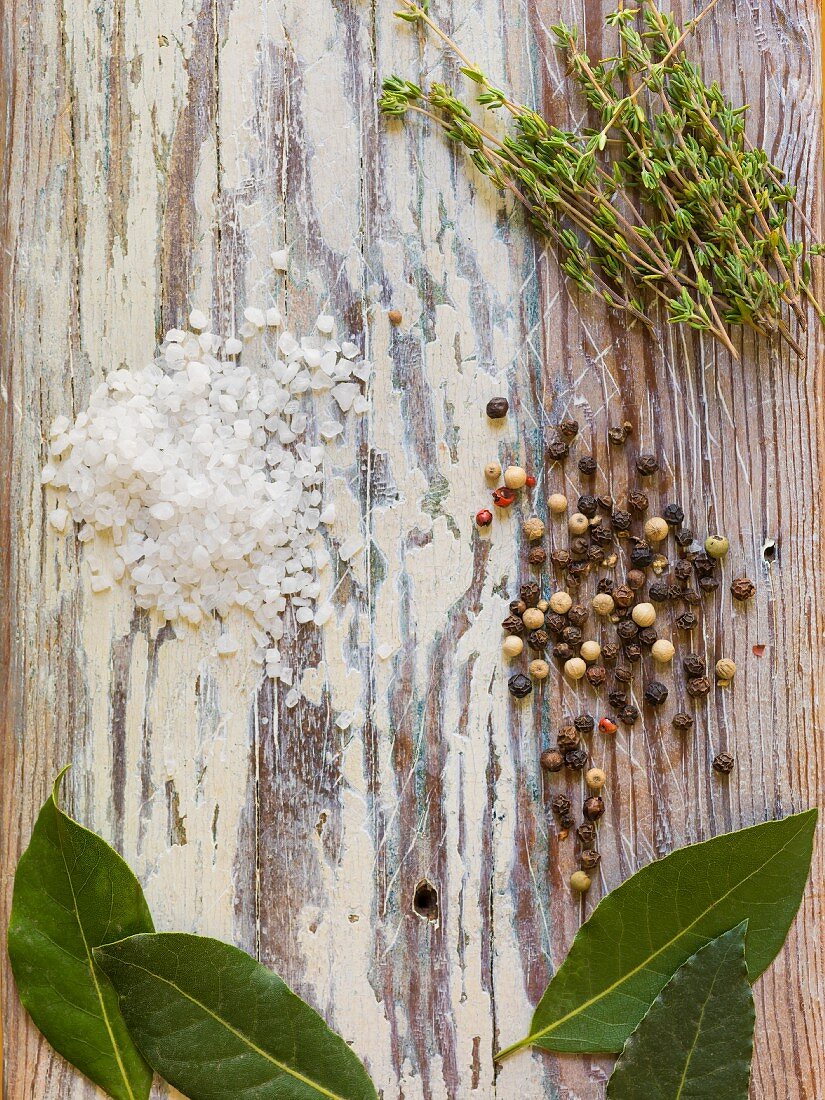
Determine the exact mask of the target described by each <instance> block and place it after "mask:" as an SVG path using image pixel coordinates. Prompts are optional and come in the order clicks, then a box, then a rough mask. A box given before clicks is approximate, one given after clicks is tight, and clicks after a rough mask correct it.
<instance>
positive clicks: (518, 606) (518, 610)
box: [510, 600, 527, 616]
mask: <svg viewBox="0 0 825 1100" xmlns="http://www.w3.org/2000/svg"><path fill="white" fill-rule="evenodd" d="M526 610H527V604H526V603H525V602H524V600H513V601H512V603H511V604H510V611H511V613H512V614H513V615H519V616H521V615H523V614H524V612H525V611H526Z"/></svg>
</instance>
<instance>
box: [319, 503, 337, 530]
mask: <svg viewBox="0 0 825 1100" xmlns="http://www.w3.org/2000/svg"><path fill="white" fill-rule="evenodd" d="M318 518H319V520H320V521H321V523H325V524H327V525H329V524H330V523H335V505H334V504H328V505H327V506H326V508H324V510H323V511H322V512H321V515H320V516H319V517H318Z"/></svg>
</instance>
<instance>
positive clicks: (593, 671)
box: [585, 665, 607, 688]
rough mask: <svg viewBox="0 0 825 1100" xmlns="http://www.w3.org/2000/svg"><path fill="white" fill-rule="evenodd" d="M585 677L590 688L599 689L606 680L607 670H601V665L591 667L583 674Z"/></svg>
mask: <svg viewBox="0 0 825 1100" xmlns="http://www.w3.org/2000/svg"><path fill="white" fill-rule="evenodd" d="M585 676H586V677H587V682H588V684H590V686H591V687H594V688H600V687H601V686H602V684H603V683H604V682H605V680H606V679H607V670H606V669H604V668H602V667H601V665H591V666H590V668H589V669H588V670H587V671H586V672H585Z"/></svg>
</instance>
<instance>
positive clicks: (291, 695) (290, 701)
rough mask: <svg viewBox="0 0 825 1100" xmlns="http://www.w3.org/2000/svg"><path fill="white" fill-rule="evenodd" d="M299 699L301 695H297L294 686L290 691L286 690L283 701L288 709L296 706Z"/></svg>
mask: <svg viewBox="0 0 825 1100" xmlns="http://www.w3.org/2000/svg"><path fill="white" fill-rule="evenodd" d="M300 700H301V696H300V695H299V693H298V692H297V691H296V689H295V688H292V690H291V691H288V692H287V694H286V699H285V700H284V702H285V703H286V705H287V707H288V708H289V709H290V710H292V708H293V707H297V706H298V703H299V702H300Z"/></svg>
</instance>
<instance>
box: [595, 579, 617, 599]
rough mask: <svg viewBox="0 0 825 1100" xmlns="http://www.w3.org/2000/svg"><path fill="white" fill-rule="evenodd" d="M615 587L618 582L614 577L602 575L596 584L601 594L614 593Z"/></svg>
mask: <svg viewBox="0 0 825 1100" xmlns="http://www.w3.org/2000/svg"><path fill="white" fill-rule="evenodd" d="M615 587H616V582H615V581H614V580H613V578H612V577H601V578H600V579H599V581H598V583H597V584H596V591H597V592H598V593H599V594H601V593H606V594H607V595H608V596H610V595H612V593H613V589H614V588H615Z"/></svg>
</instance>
